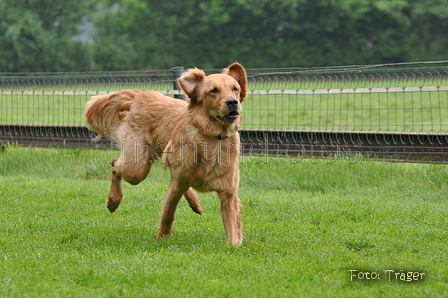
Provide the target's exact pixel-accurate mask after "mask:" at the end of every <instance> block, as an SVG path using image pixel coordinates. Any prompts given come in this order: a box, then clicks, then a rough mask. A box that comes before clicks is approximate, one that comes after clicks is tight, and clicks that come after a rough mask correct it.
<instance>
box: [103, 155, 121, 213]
mask: <svg viewBox="0 0 448 298" xmlns="http://www.w3.org/2000/svg"><path fill="white" fill-rule="evenodd" d="M116 162H117V159H113V160H112V176H111V185H110V191H109V195H108V200H107V209H109V211H110V212H114V211H115V210H116V209H117V208H118V206H119V205H120V202H121V199H122V198H123V192H122V191H121V176H119V175H118V173H117V171H116V169H115V163H116Z"/></svg>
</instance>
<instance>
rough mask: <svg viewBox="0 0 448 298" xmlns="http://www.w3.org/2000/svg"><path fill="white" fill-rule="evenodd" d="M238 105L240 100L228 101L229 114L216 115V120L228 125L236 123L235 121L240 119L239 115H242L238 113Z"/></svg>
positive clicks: (231, 99)
mask: <svg viewBox="0 0 448 298" xmlns="http://www.w3.org/2000/svg"><path fill="white" fill-rule="evenodd" d="M238 103H239V102H238V100H237V99H235V98H230V99H228V100H226V106H227V114H225V115H224V116H219V115H216V118H218V119H219V120H221V121H224V122H226V123H233V122H235V120H236V119H237V118H238V115H239V114H240V113H239V112H238Z"/></svg>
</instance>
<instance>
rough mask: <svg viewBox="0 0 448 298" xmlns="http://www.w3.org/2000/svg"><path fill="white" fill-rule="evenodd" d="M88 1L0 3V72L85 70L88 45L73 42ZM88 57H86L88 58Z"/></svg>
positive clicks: (11, 0) (7, 0)
mask: <svg viewBox="0 0 448 298" xmlns="http://www.w3.org/2000/svg"><path fill="white" fill-rule="evenodd" d="M91 4H92V3H91V2H90V1H84V2H81V1H76V0H66V1H51V0H2V1H1V2H0V15H1V16H2V17H1V20H0V71H3V72H5V71H9V72H18V71H20V72H26V71H70V70H89V69H90V62H91V54H89V53H90V51H89V47H88V45H86V44H85V43H83V42H81V41H80V40H75V39H74V37H75V36H77V34H79V33H80V26H79V25H80V22H81V21H82V19H83V18H84V17H85V16H86V15H87V14H88V12H90V8H89V7H90V6H91ZM89 56H90V57H89Z"/></svg>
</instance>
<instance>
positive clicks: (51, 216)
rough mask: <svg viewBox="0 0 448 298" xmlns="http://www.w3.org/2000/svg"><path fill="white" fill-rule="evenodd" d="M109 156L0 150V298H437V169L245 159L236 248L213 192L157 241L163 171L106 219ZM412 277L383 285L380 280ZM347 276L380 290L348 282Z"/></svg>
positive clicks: (440, 202)
mask: <svg viewBox="0 0 448 298" xmlns="http://www.w3.org/2000/svg"><path fill="white" fill-rule="evenodd" d="M117 155H118V152H116V151H93V150H86V151H83V150H68V149H67V150H63V149H37V148H35V149H30V148H12V147H7V148H6V150H4V151H3V152H0V202H1V216H0V235H1V236H0V296H1V297H446V296H447V294H448V267H447V266H446V264H447V262H448V246H447V242H448V234H447V229H448V224H447V220H446V218H447V216H448V199H447V196H446V194H447V191H448V183H447V178H448V172H447V168H446V166H443V165H424V164H396V163H380V162H373V161H361V162H358V163H355V164H352V163H351V161H350V160H347V159H344V158H341V159H340V160H338V161H337V162H335V163H333V164H327V163H325V162H326V161H320V160H306V159H305V160H302V161H301V162H299V163H297V164H294V162H297V160H293V159H279V158H273V157H268V158H267V159H266V158H264V157H247V156H246V157H244V159H243V162H242V164H241V165H240V168H241V186H240V198H241V200H242V204H243V206H244V209H243V223H244V236H245V240H244V244H243V245H242V246H240V247H231V246H229V245H228V244H227V241H226V240H225V236H224V230H223V226H222V222H221V219H220V215H219V201H218V199H217V198H216V196H215V195H214V194H206V195H201V196H200V197H201V200H202V203H203V207H204V214H203V215H202V216H198V215H196V214H194V213H193V212H191V211H190V209H189V207H188V205H187V203H186V202H185V200H182V201H181V203H180V205H179V208H178V211H177V218H176V221H175V225H174V235H173V236H172V237H171V238H170V239H168V240H166V241H163V242H156V241H155V235H156V232H157V226H158V213H159V211H160V209H161V201H162V198H163V195H164V193H165V191H166V188H167V184H168V180H169V173H168V172H167V171H164V170H162V169H161V167H160V166H157V165H156V166H155V167H154V168H153V171H152V173H151V174H150V176H149V177H148V179H147V180H145V181H144V182H143V183H142V184H141V185H138V186H130V185H128V184H124V185H123V186H124V194H125V198H124V201H123V203H122V205H121V206H120V208H119V209H118V210H117V211H116V213H114V214H110V213H109V212H108V211H107V209H106V208H105V199H106V196H107V192H108V187H109V181H108V178H107V177H108V172H109V165H108V163H109V162H110V159H112V158H113V157H116V156H117ZM389 269H391V270H395V271H396V272H400V270H403V271H419V272H424V273H425V277H424V279H423V280H421V281H414V282H403V281H400V280H392V281H388V280H387V278H386V276H385V275H384V273H383V272H384V271H385V270H389ZM349 270H358V271H361V270H362V271H364V272H366V271H370V272H374V271H375V272H379V273H380V280H375V281H365V280H364V281H359V280H355V281H350V272H349Z"/></svg>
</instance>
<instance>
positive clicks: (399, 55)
mask: <svg viewBox="0 0 448 298" xmlns="http://www.w3.org/2000/svg"><path fill="white" fill-rule="evenodd" d="M0 14H1V15H2V18H1V20H0V72H10V71H11V72H17V71H21V72H24V71H85V70H131V69H166V68H171V67H173V66H185V67H191V66H198V67H202V68H221V67H223V66H225V65H226V64H228V63H231V62H233V61H236V60H237V61H239V62H241V63H243V64H244V65H245V66H246V67H250V68H255V67H301V66H303V67H309V66H328V65H348V64H372V63H383V62H403V61H423V60H426V61H427V60H442V59H447V58H448V57H447V56H448V54H447V52H446V48H447V47H448V35H447V34H446V32H447V31H448V0H376V1H373V0H210V1H199V0H189V1H181V0H166V1H159V0H84V1H75V0H66V1H50V0H14V1H13V0H2V1H1V2H0Z"/></svg>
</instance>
